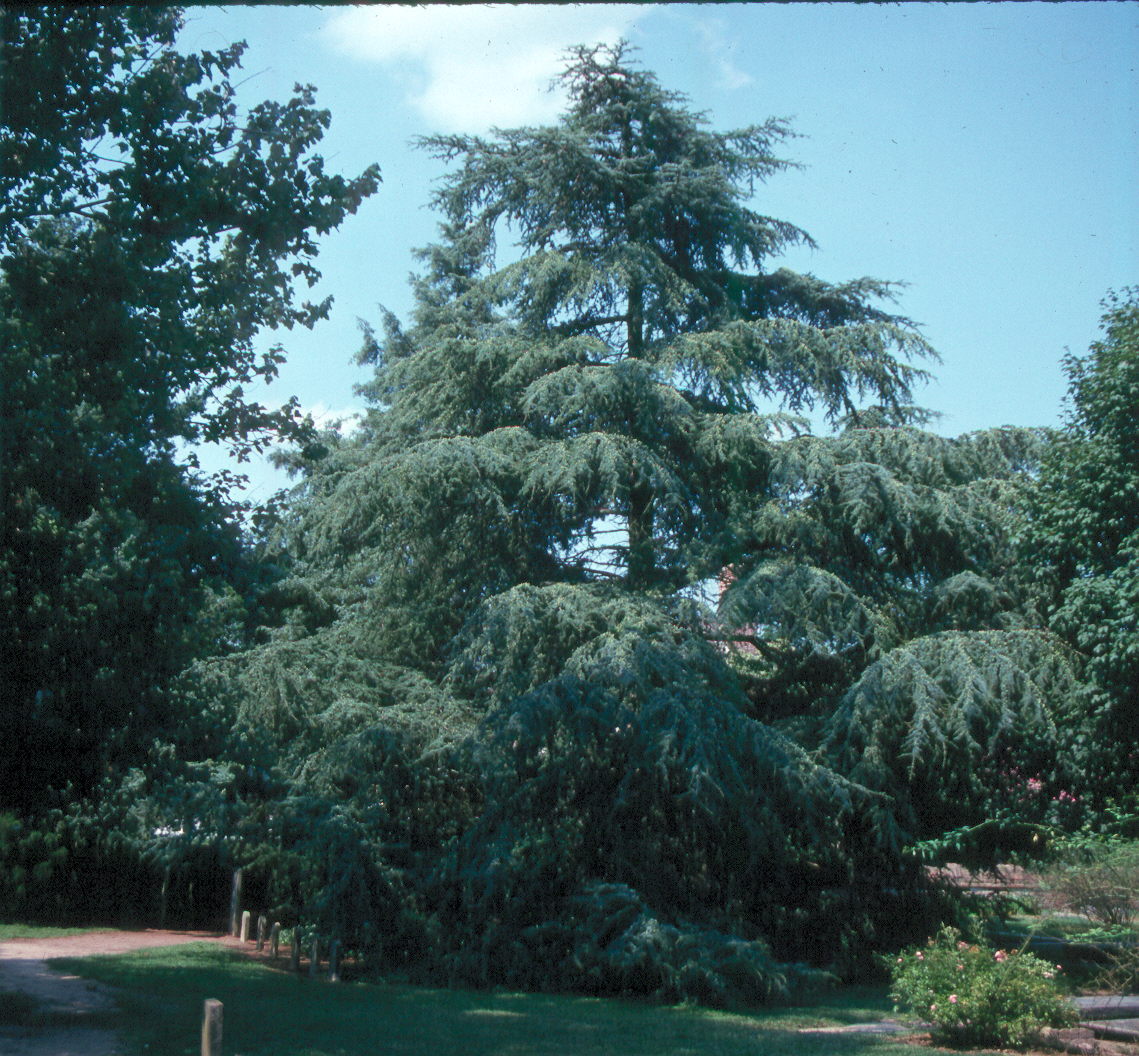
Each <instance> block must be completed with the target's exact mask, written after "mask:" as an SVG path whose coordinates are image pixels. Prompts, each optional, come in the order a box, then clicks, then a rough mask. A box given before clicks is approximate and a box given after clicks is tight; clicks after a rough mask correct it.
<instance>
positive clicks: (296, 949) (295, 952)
mask: <svg viewBox="0 0 1139 1056" xmlns="http://www.w3.org/2000/svg"><path fill="white" fill-rule="evenodd" d="M289 967H290V968H291V969H292V970H293V971H294V972H300V970H301V929H300V928H299V927H296V928H293V946H292V949H291V950H290V951H289Z"/></svg>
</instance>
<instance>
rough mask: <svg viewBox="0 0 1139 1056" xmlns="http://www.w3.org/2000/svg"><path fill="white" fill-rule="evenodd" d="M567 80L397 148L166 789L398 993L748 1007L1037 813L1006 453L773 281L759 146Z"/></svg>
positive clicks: (610, 77)
mask: <svg viewBox="0 0 1139 1056" xmlns="http://www.w3.org/2000/svg"><path fill="white" fill-rule="evenodd" d="M566 83H567V85H568V86H569V89H570V108H569V110H568V111H567V113H566V115H565V116H564V118H563V119H562V121H561V122H560V123H559V124H558V125H556V126H554V127H551V128H536V129H535V128H529V129H517V130H513V131H506V132H496V133H494V134H492V135H491V136H490V137H488V138H486V139H480V138H474V137H466V136H448V137H435V138H432V139H430V140H427V141H425V142H426V145H427V146H428V147H429V148H431V149H434V150H435V151H436V152H437V153H438V154H439V155H441V156H442V157H444V158H446V159H448V160H450V161H453V162H454V163H455V166H454V168H453V170H452V173H451V175H450V176H448V177H447V178H446V179H445V180H444V182H443V184H442V186H441V189H440V191H439V193H438V195H437V197H436V204H437V205H438V206H439V208H440V209H441V211H442V213H443V224H442V225H441V236H440V241H439V243H438V244H437V245H435V246H432V247H430V248H429V249H427V250H425V251H424V252H423V254H422V259H423V261H424V269H425V270H424V274H423V276H422V277H421V278H420V279H418V280H417V281H416V285H415V292H416V307H415V312H414V316H413V318H412V320H411V322H410V324H409V325H408V326H407V327H406V328H404V327H403V326H401V325H400V324H399V322H398V321H397V320H395V319H393V318H391V317H388V318H385V319H384V333H383V336H382V337H379V336H377V335H376V334H374V333H373V332H371V331H370V330H369V331H367V332H366V335H365V345H364V349H363V351H362V353H361V357H360V358H361V361H362V362H364V363H368V364H372V365H374V367H375V374H374V377H373V378H372V380H371V381H370V382H369V383H368V384H367V385H365V386H364V387H363V389H362V391H363V392H364V393H365V394H366V395H367V396H368V397H369V398H370V399H371V400H372V402H373V407H372V410H371V411H370V413H369V415H368V418H367V420H366V422H365V423H364V424H363V427H362V428H361V429H360V430H359V432H358V433H356V434H354V435H353V436H352V437H350V438H336V437H333V436H332V435H326V436H324V437H322V438H319V442H318V443H314V444H312V445H310V446H309V447H308V448H307V449H304V450H301V451H299V452H297V453H296V454H294V455H291V456H287V457H286V461H287V462H288V463H289V464H290V465H291V466H292V467H293V468H294V469H296V470H298V471H299V472H300V473H301V474H302V481H301V483H300V485H299V486H298V489H297V492H296V493H295V495H294V499H293V501H292V503H291V504H290V505H289V506H288V507H287V508H285V509H283V510H282V511H280V514H279V516H278V517H277V519H276V521H275V523H274V524H273V525H272V526H271V529H270V530H268V531H267V532H266V534H265V546H266V549H267V552H268V553H269V554H270V555H271V557H272V559H273V560H274V561H275V562H278V563H279V564H280V565H281V566H282V567H284V568H286V569H287V570H288V572H289V577H288V578H286V579H283V580H281V581H280V583H278V584H277V586H276V588H275V591H274V593H273V598H274V600H275V603H276V604H277V606H278V609H277V615H276V617H275V619H274V621H273V625H272V626H266V627H264V628H263V629H262V631H261V641H260V643H259V644H258V646H257V648H255V649H254V650H252V651H250V652H248V653H245V654H242V655H239V656H230V657H223V658H221V659H218V660H214V661H210V662H208V663H203V664H200V665H198V667H197V668H195V669H194V671H193V672H192V673H191V676H190V677H188V678H187V680H186V682H185V692H186V693H187V694H189V695H190V696H191V697H194V696H195V695H199V696H201V697H202V698H203V699H204V700H207V701H213V702H215V704H216V705H217V706H218V707H219V708H220V709H221V710H222V712H224V714H226V715H228V716H229V717H230V718H229V721H230V723H231V725H232V729H233V736H232V737H231V738H229V739H228V741H227V743H226V744H225V745H223V746H222V747H221V748H219V752H220V755H221V757H224V758H225V759H226V760H227V764H226V766H227V767H228V769H226V768H222V769H220V770H215V771H213V773H212V776H211V774H209V773H207V767H206V766H205V764H202V771H201V777H200V783H199V785H198V786H197V787H198V789H199V790H200V793H201V794H200V798H199V799H198V800H197V801H196V802H199V803H202V804H204V806H203V807H202V808H201V809H202V810H203V811H205V810H207V809H208V810H210V811H213V814H212V815H211V816H212V817H214V818H216V819H218V820H217V821H216V822H210V823H208V824H207V826H206V827H207V828H211V827H212V828H216V829H217V831H225V832H228V833H230V834H232V839H233V848H234V849H233V853H234V855H235V858H236V859H237V860H240V861H243V862H245V863H246V864H247V865H248V866H249V868H250V869H251V870H254V871H259V872H260V873H261V875H262V877H263V887H264V889H265V890H266V891H267V892H268V893H267V894H266V898H268V899H270V900H276V902H277V903H278V904H280V905H282V906H285V905H287V906H288V907H289V912H290V913H294V914H295V915H297V916H298V917H299V918H300V919H301V920H302V921H303V922H305V923H317V922H319V923H320V924H321V925H322V926H323V927H326V928H329V929H332V930H335V931H338V932H341V933H342V934H343V935H344V936H345V938H346V939H347V940H349V941H350V942H354V943H356V944H358V945H360V946H362V947H370V948H371V950H372V952H373V953H374V954H376V955H377V956H378V957H379V958H380V959H381V960H383V959H386V960H387V961H388V962H389V963H392V962H394V963H397V964H399V965H400V966H401V967H402V968H404V969H405V970H408V971H418V972H421V973H423V974H424V975H425V976H430V977H434V978H439V977H440V975H442V976H443V977H445V978H449V979H452V980H462V981H466V982H473V983H478V984H480V985H487V984H495V983H502V984H506V985H510V986H516V987H518V986H524V987H532V988H548V987H556V988H573V989H584V990H588V991H598V990H605V989H611V990H612V989H617V990H622V991H629V992H636V993H651V994H656V995H658V996H665V997H668V998H673V999H674V998H680V997H683V998H690V999H695V1000H703V1001H710V1002H714V1003H727V1002H731V1001H736V1000H743V1001H748V1000H756V999H760V998H762V997H765V996H772V995H776V994H780V993H783V992H785V991H786V989H787V988H788V987H789V986H791V985H793V983H794V981H795V980H796V979H807V978H810V977H811V972H812V971H813V970H817V969H831V970H834V971H836V972H838V973H841V974H847V975H850V974H853V973H855V972H857V971H860V970H864V969H865V968H866V966H867V965H868V963H870V961H871V951H872V950H873V949H874V948H876V947H877V948H880V947H883V946H891V945H894V946H896V945H898V944H900V943H902V942H904V941H910V940H911V939H913V938H916V937H919V936H920V935H924V934H927V933H928V930H929V919H928V918H929V917H930V915H931V914H932V913H933V912H934V911H935V910H937V909H940V908H942V907H940V906H939V905H938V903H937V901H936V896H935V895H933V894H931V892H929V891H928V890H927V889H926V887H925V880H924V874H923V872H922V870H921V868H920V867H919V865H918V863H917V861H916V860H915V857H914V856H913V855H910V854H907V853H906V851H905V844H906V842H907V841H908V840H913V839H914V838H916V837H923V836H926V835H929V834H932V835H940V834H941V833H942V832H943V829H944V827H945V826H950V825H959V824H971V823H974V822H976V821H979V820H984V819H985V818H986V817H988V816H989V812H990V811H992V810H994V809H999V810H1000V811H1004V812H1005V813H1006V814H1007V817H1008V820H1010V821H1015V822H1017V823H1024V821H1025V819H1026V818H1036V817H1037V816H1038V815H1039V813H1040V812H1039V811H1038V810H1037V806H1038V804H1036V803H1031V804H1027V805H1026V804H1024V803H1020V802H1019V801H1017V800H1015V797H1014V796H1013V795H1012V793H1011V790H1010V791H1009V792H1008V794H1004V793H1002V792H999V791H994V788H995V787H996V786H995V785H990V784H989V783H988V782H987V778H986V775H989V776H990V777H991V778H992V781H993V782H997V783H998V784H999V781H1000V780H1003V778H1002V777H1001V775H1002V774H1006V773H1007V774H1008V775H1013V777H1010V778H1009V781H1010V782H1012V781H1013V778H1015V780H1016V781H1019V782H1020V783H1021V784H1024V783H1026V782H1028V781H1042V775H1044V768H1045V767H1051V768H1052V769H1051V770H1049V771H1048V773H1047V775H1046V776H1047V781H1048V784H1047V791H1048V793H1049V795H1051V794H1053V793H1055V794H1058V793H1059V791H1067V790H1068V789H1069V787H1070V786H1069V785H1068V784H1067V783H1066V782H1067V780H1068V778H1069V776H1070V775H1069V773H1068V771H1067V770H1065V769H1064V767H1065V765H1066V759H1063V758H1059V753H1061V752H1062V751H1063V750H1064V749H1065V748H1066V747H1068V746H1070V745H1071V744H1073V743H1074V742H1075V741H1076V740H1078V737H1079V734H1080V732H1081V731H1082V730H1083V726H1082V724H1083V713H1082V712H1081V711H1080V710H1079V707H1078V705H1076V704H1073V703H1072V701H1071V700H1070V699H1069V698H1070V697H1071V696H1072V692H1071V691H1072V690H1073V688H1074V687H1075V685H1076V680H1077V676H1078V665H1076V664H1075V663H1074V662H1072V661H1071V654H1070V651H1067V650H1065V649H1064V648H1063V647H1061V646H1060V645H1059V644H1058V643H1057V641H1056V640H1055V639H1054V638H1052V637H1050V636H1049V635H1048V634H1046V633H1044V632H1042V631H1040V629H1039V628H1037V627H1035V626H1034V624H1033V620H1032V616H1031V607H1030V606H1029V605H1027V604H1026V590H1025V584H1024V579H1023V577H1021V576H1019V575H1018V574H1017V552H1016V548H1015V545H1014V534H1015V531H1016V528H1017V524H1018V518H1019V517H1020V516H1021V510H1022V508H1023V506H1024V502H1025V498H1024V492H1025V477H1026V475H1027V472H1031V471H1033V470H1034V469H1035V467H1036V466H1037V464H1038V460H1039V457H1040V449H1041V446H1042V443H1043V441H1044V436H1043V435H1042V434H1041V433H1039V432H1037V431H1033V430H1018V429H1003V430H992V431H989V432H985V433H979V434H975V435H971V436H965V437H961V438H958V439H956V440H947V439H944V438H941V437H937V436H935V435H933V434H930V433H927V432H923V431H922V430H921V429H920V428H918V426H919V425H920V424H921V423H922V422H923V421H925V420H926V418H927V417H928V416H927V415H925V414H924V413H923V412H921V411H920V410H919V409H917V408H915V407H914V406H913V394H912V391H911V390H912V387H913V386H914V384H915V383H916V382H917V381H919V380H920V379H921V378H922V377H923V376H924V375H923V372H922V371H921V370H920V369H918V368H917V367H915V366H914V360H915V358H916V357H921V356H928V355H931V352H930V350H929V349H928V347H927V346H926V344H925V343H924V341H923V340H922V338H921V337H920V335H919V334H918V333H917V332H916V330H915V329H914V328H913V326H912V325H911V324H910V323H909V322H908V321H907V320H906V319H905V318H903V317H900V316H896V315H893V314H890V313H889V312H887V311H885V310H883V309H882V308H880V307H878V304H879V303H881V302H882V301H883V300H887V299H888V298H889V297H890V296H891V295H892V293H893V290H892V287H891V286H890V285H889V284H885V283H882V282H878V281H876V280H871V279H861V280H856V281H854V282H851V283H843V284H839V285H832V284H828V283H825V282H823V281H822V280H819V279H817V278H815V277H814V276H809V275H807V276H802V275H795V274H792V273H790V272H788V271H786V270H779V269H773V268H772V267H771V263H772V261H773V260H774V258H775V257H776V256H777V255H778V252H779V250H780V249H781V248H782V247H785V246H787V245H789V244H792V243H794V242H797V241H804V240H806V239H807V236H806V235H805V234H804V233H803V232H801V231H799V230H798V229H797V228H795V227H794V226H793V225H790V224H787V223H785V222H783V221H778V220H774V219H771V218H769V217H765V216H763V215H761V214H760V213H758V212H756V211H754V210H753V208H752V205H751V199H752V195H753V194H754V192H755V191H756V190H757V188H758V187H759V186H760V185H761V184H762V183H763V181H764V180H765V179H767V178H768V177H769V176H772V175H774V174H775V173H777V172H779V171H781V170H783V169H785V168H787V167H788V165H787V163H786V162H784V161H782V160H781V159H780V158H779V157H778V155H777V153H776V150H777V148H778V146H779V145H780V143H781V142H782V141H783V140H785V139H786V138H787V137H788V136H789V135H790V132H789V129H788V128H787V127H786V126H785V125H784V124H783V123H782V122H778V121H773V122H768V123H767V124H765V125H762V126H756V127H752V128H748V129H744V130H741V131H738V132H732V133H715V132H711V131H709V130H708V128H707V125H706V122H705V121H704V119H703V118H701V117H699V116H698V115H695V114H692V113H691V112H690V111H688V110H687V109H686V107H685V105H684V102H683V100H682V99H680V98H679V97H676V96H674V95H671V94H670V93H667V92H665V91H664V90H663V89H661V88H660V86H659V85H658V83H657V81H656V79H655V78H654V77H653V76H652V75H651V74H648V73H645V72H643V71H641V70H639V69H638V68H636V66H634V65H633V64H631V63H630V62H629V61H628V58H627V55H626V54H625V53H624V51H623V49H621V48H617V49H613V50H610V49H605V48H598V49H579V50H577V51H575V52H574V53H573V54H572V55H571V57H570V63H569V68H568V71H567V74H566ZM507 240H513V242H514V243H515V246H514V248H515V249H516V250H517V253H516V254H515V255H514V256H513V257H512V258H510V259H509V260H508V262H506V263H505V264H502V265H501V266H500V263H499V260H498V258H497V256H496V249H497V245H498V243H499V241H502V242H506V241H507ZM806 411H815V412H818V413H821V415H822V416H823V417H824V418H825V419H826V420H827V421H828V422H829V423H830V424H831V425H833V426H835V427H838V428H841V430H842V431H841V432H838V433H837V434H836V435H834V436H829V437H817V436H812V435H809V434H808V433H807V432H806V424H805V423H804V422H803V421H802V420H800V419H798V418H795V417H794V415H796V414H799V413H802V412H806ZM717 581H720V582H721V583H722V585H723V588H724V589H723V591H722V597H721V600H720V605H719V611H718V612H717V611H715V610H714V609H713V607H712V606H711V605H710V604H709V599H708V594H709V592H710V588H711V586H712V585H713V584H715V583H716V582H717ZM198 710H201V711H204V710H205V708H204V707H202V708H199V709H198ZM820 749H825V752H824V751H820ZM919 773H920V775H921V777H922V778H923V779H924V782H919V781H918V780H917V776H918V774H919ZM196 809H197V808H196ZM201 816H203V817H204V816H205V814H202V815H201ZM1002 817H1004V815H1002ZM326 819H327V821H326ZM1002 823H1003V822H1002ZM379 922H382V924H381V923H379ZM381 932H383V933H385V934H386V935H387V936H388V942H387V944H386V946H385V947H384V948H383V949H379V947H378V943H377V941H376V936H377V935H378V934H379V933H381ZM412 947H417V948H418V952H417V954H416V957H415V958H413V959H412V961H411V962H410V963H409V962H408V958H406V957H405V956H404V951H408V950H410V949H411V948H412ZM806 964H809V965H811V966H813V968H812V969H806V968H803V967H801V966H802V965H806Z"/></svg>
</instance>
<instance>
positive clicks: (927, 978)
mask: <svg viewBox="0 0 1139 1056" xmlns="http://www.w3.org/2000/svg"><path fill="white" fill-rule="evenodd" d="M891 968H892V975H893V984H894V985H893V989H892V991H891V997H892V998H893V1000H894V1002H895V1004H896V1006H897V1007H898V1008H899V1009H905V1010H907V1011H909V1012H912V1013H913V1014H914V1015H916V1016H918V1017H920V1018H921V1019H923V1020H925V1021H926V1022H928V1023H930V1024H932V1026H933V1036H934V1038H935V1039H936V1040H941V1041H947V1042H949V1043H950V1044H953V1045H960V1046H982V1045H992V1046H1020V1045H1024V1044H1025V1043H1026V1042H1028V1041H1030V1040H1031V1039H1032V1038H1033V1037H1034V1036H1035V1035H1037V1034H1038V1033H1039V1032H1040V1031H1041V1030H1042V1029H1043V1028H1044V1027H1049V1026H1051V1027H1060V1026H1065V1025H1067V1024H1070V1023H1074V1022H1075V1021H1076V1018H1077V1017H1076V1011H1075V1009H1074V1008H1073V1007H1072V1005H1071V1003H1070V1002H1069V1001H1068V1000H1067V998H1066V997H1064V995H1063V994H1062V993H1061V991H1060V987H1059V985H1058V983H1057V977H1058V976H1059V974H1060V967H1059V966H1058V965H1053V964H1049V963H1048V962H1047V961H1042V960H1041V959H1040V958H1039V957H1034V956H1033V955H1032V954H1030V953H1021V952H1017V951H1014V950H993V949H990V948H988V947H986V946H981V945H976V944H972V943H968V942H965V941H964V940H963V939H962V938H961V936H960V934H959V933H958V932H956V931H954V930H953V929H952V928H943V929H942V930H941V931H940V932H939V933H938V935H937V937H936V938H933V939H930V941H929V942H928V943H927V944H926V945H925V947H924V948H922V949H917V950H911V951H909V952H907V953H903V954H902V955H901V956H899V957H898V958H897V960H896V962H895V963H894V964H893V965H892V966H891Z"/></svg>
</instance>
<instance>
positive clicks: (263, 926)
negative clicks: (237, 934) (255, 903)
mask: <svg viewBox="0 0 1139 1056" xmlns="http://www.w3.org/2000/svg"><path fill="white" fill-rule="evenodd" d="M268 930H269V921H268V919H267V918H266V916H265V914H264V913H262V914H261V915H260V916H259V917H258V918H257V952H258V953H260V952H261V951H262V950H263V949H265V932H266V931H268Z"/></svg>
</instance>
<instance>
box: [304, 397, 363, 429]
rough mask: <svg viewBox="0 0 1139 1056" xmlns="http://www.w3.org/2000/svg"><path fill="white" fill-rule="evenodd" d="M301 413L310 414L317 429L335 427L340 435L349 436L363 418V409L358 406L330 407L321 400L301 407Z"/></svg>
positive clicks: (357, 427)
mask: <svg viewBox="0 0 1139 1056" xmlns="http://www.w3.org/2000/svg"><path fill="white" fill-rule="evenodd" d="M301 413H302V414H309V415H312V420H313V424H314V425H315V426H316V427H317V428H318V429H335V430H336V431H337V432H338V433H339V434H340V435H341V436H351V435H352V434H353V433H354V432H355V431H356V430H357V429H359V428H360V424H361V422H362V421H363V418H364V411H363V410H362V409H361V408H359V407H341V408H332V407H329V406H328V405H327V404H326V403H325V402H324V401H323V400H318V401H317V402H316V403H314V404H313V405H312V406H311V407H301Z"/></svg>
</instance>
